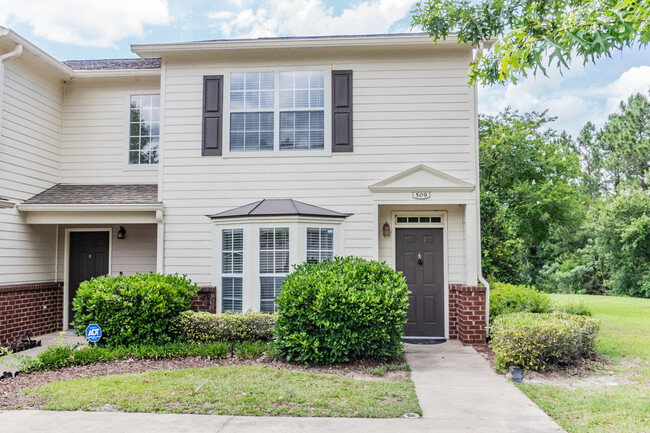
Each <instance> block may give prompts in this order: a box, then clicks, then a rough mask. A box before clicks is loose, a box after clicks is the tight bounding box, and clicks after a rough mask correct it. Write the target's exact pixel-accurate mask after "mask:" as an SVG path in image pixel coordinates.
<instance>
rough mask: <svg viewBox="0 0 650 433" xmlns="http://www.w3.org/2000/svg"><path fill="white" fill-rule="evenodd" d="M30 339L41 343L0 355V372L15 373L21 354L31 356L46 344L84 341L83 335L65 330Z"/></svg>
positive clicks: (43, 348) (40, 350) (39, 351)
mask: <svg viewBox="0 0 650 433" xmlns="http://www.w3.org/2000/svg"><path fill="white" fill-rule="evenodd" d="M32 340H41V345H40V346H39V347H34V348H32V349H28V350H23V351H22V352H18V353H16V354H12V355H6V356H1V357H0V374H2V373H3V372H5V371H8V372H10V373H11V374H15V373H16V371H18V363H19V359H20V357H21V356H25V355H26V356H31V357H32V358H33V357H35V356H36V355H38V354H39V353H41V352H42V351H44V350H45V349H46V348H47V347H48V346H51V345H53V344H56V343H57V341H60V340H63V341H64V342H65V343H68V344H76V343H81V344H84V343H86V338H85V337H77V336H75V335H74V331H72V330H70V331H65V332H63V333H61V332H52V333H51V334H45V335H41V336H39V337H33V338H32Z"/></svg>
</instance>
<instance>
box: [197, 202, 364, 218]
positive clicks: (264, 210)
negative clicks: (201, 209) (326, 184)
mask: <svg viewBox="0 0 650 433" xmlns="http://www.w3.org/2000/svg"><path fill="white" fill-rule="evenodd" d="M280 215H282V216H285V215H302V216H317V217H333V218H345V217H348V216H350V215H351V214H347V213H341V212H336V211H333V210H329V209H325V208H322V207H318V206H314V205H311V204H307V203H303V202H301V201H296V200H293V199H290V198H289V199H264V200H260V201H256V202H254V203H249V204H247V205H244V206H241V207H237V208H234V209H230V210H227V211H224V212H219V213H216V214H214V215H208V216H209V217H210V218H212V219H219V218H237V217H251V216H253V217H257V216H260V217H261V216H280Z"/></svg>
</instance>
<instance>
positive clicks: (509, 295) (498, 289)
mask: <svg viewBox="0 0 650 433" xmlns="http://www.w3.org/2000/svg"><path fill="white" fill-rule="evenodd" d="M491 286H492V287H491V290H490V321H492V320H494V319H495V318H496V317H497V316H500V315H502V314H509V313H517V312H520V311H527V312H530V313H548V312H550V311H551V309H552V307H553V304H552V302H551V298H550V296H548V295H547V294H546V293H543V292H540V291H538V290H535V288H533V287H528V286H522V285H514V284H505V283H492V284H491Z"/></svg>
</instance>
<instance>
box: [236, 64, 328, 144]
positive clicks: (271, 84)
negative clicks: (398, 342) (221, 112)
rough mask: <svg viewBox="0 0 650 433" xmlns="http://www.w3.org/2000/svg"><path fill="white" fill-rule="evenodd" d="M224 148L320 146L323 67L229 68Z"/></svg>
mask: <svg viewBox="0 0 650 433" xmlns="http://www.w3.org/2000/svg"><path fill="white" fill-rule="evenodd" d="M229 93H230V151H231V152H247V151H290V150H323V149H324V148H325V73H324V71H264V72H233V73H231V74H230V92H229Z"/></svg>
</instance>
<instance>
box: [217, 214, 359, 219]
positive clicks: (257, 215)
mask: <svg viewBox="0 0 650 433" xmlns="http://www.w3.org/2000/svg"><path fill="white" fill-rule="evenodd" d="M351 215H353V214H351V213H346V214H341V215H319V214H307V213H300V214H298V213H294V214H255V215H219V214H214V215H206V216H207V217H208V218H210V219H211V220H222V219H223V220H225V219H241V218H271V217H284V218H286V217H297V218H299V217H309V218H340V219H345V218H347V217H349V216H351Z"/></svg>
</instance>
